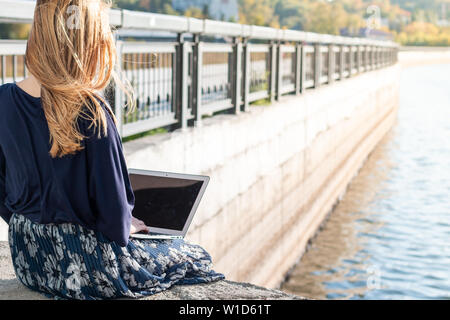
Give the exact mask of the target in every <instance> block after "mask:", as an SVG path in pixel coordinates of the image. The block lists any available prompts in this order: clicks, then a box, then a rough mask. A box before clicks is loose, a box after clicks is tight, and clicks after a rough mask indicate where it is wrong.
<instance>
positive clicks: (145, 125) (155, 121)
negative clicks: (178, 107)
mask: <svg viewBox="0 0 450 320" xmlns="http://www.w3.org/2000/svg"><path fill="white" fill-rule="evenodd" d="M177 122H178V120H177V119H175V114H174V113H169V114H167V115H165V116H161V117H155V118H150V119H146V120H139V121H136V122H130V123H126V124H124V125H123V131H122V136H123V137H129V136H132V135H134V134H138V133H141V132H145V131H149V130H152V129H156V128H161V127H165V126H168V125H171V124H173V123H177Z"/></svg>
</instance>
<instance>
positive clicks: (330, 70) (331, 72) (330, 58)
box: [328, 43, 336, 84]
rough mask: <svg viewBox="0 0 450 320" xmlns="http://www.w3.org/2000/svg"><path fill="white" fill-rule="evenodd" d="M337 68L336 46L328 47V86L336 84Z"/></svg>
mask: <svg viewBox="0 0 450 320" xmlns="http://www.w3.org/2000/svg"><path fill="white" fill-rule="evenodd" d="M335 68H336V59H335V58H334V45H333V44H331V43H330V44H329V45H328V84H332V83H333V82H334V71H335Z"/></svg>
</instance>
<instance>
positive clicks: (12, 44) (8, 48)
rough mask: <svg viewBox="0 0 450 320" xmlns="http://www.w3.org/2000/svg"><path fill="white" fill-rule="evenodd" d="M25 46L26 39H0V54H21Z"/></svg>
mask: <svg viewBox="0 0 450 320" xmlns="http://www.w3.org/2000/svg"><path fill="white" fill-rule="evenodd" d="M26 48H27V42H26V41H21V40H0V55H23V54H25V50H26Z"/></svg>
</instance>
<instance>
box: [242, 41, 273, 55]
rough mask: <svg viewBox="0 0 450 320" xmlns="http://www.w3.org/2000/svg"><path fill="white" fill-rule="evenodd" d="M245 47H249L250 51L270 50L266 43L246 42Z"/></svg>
mask: <svg viewBox="0 0 450 320" xmlns="http://www.w3.org/2000/svg"><path fill="white" fill-rule="evenodd" d="M247 47H248V48H249V50H250V52H251V53H253V52H255V53H256V52H266V53H267V52H269V50H270V45H268V44H253V43H249V44H247Z"/></svg>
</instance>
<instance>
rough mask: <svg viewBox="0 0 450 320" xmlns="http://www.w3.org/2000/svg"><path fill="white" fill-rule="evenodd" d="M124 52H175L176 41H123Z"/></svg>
mask: <svg viewBox="0 0 450 320" xmlns="http://www.w3.org/2000/svg"><path fill="white" fill-rule="evenodd" d="M122 44H123V47H122V53H174V52H175V51H176V45H177V44H176V43H159V42H131V41H123V42H122Z"/></svg>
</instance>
